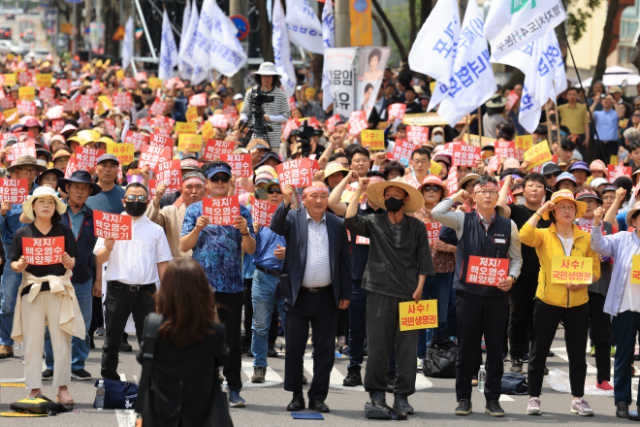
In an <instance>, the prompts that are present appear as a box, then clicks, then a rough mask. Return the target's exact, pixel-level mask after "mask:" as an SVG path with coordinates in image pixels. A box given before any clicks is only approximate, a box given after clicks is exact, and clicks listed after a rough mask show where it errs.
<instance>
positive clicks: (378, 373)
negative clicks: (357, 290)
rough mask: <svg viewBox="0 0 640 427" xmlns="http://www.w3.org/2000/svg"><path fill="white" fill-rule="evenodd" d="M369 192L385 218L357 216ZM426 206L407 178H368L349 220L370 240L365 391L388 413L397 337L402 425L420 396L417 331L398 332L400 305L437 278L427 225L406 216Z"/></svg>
mask: <svg viewBox="0 0 640 427" xmlns="http://www.w3.org/2000/svg"><path fill="white" fill-rule="evenodd" d="M364 190H366V191H367V197H368V198H369V200H371V202H373V203H374V204H376V205H377V206H380V207H382V208H384V209H385V210H386V211H387V213H386V214H385V215H358V214H357V213H358V200H359V199H360V195H361V194H362V192H363V191H364ZM423 205H424V198H423V197H422V194H421V193H420V192H419V191H418V190H416V189H415V188H413V187H412V186H411V185H410V184H408V183H407V182H406V181H405V180H404V179H403V178H396V179H393V180H391V181H383V182H376V183H372V184H371V185H369V178H360V183H359V185H358V188H357V189H356V191H355V193H354V194H353V196H352V198H351V203H349V207H348V208H347V213H346V214H345V220H344V225H345V226H346V227H347V229H349V231H350V232H351V235H352V236H363V237H367V238H369V240H370V246H369V261H368V262H367V267H366V269H365V272H364V276H363V277H362V288H363V289H365V290H366V291H367V292H368V294H367V309H366V310H367V339H368V341H369V359H368V360H367V372H366V374H365V377H364V386H365V388H366V389H367V390H368V391H369V395H370V396H371V403H370V404H369V403H367V405H370V406H369V408H371V407H374V408H378V409H379V410H380V413H385V411H386V413H387V414H388V413H389V410H390V408H389V407H388V406H387V403H386V400H385V392H386V390H387V372H388V366H389V356H390V355H391V351H392V350H393V346H394V337H395V346H396V361H397V365H398V367H397V377H396V383H395V388H394V394H395V401H394V403H393V411H394V412H395V413H396V414H397V416H398V417H399V418H402V419H406V417H407V415H408V414H413V408H412V407H411V405H409V401H408V400H407V397H408V396H409V395H411V394H413V393H415V382H416V365H415V363H416V362H415V357H416V356H415V355H416V352H417V349H418V333H417V331H416V330H412V331H403V332H398V328H399V326H400V325H399V319H400V316H399V312H398V310H399V306H398V304H399V303H401V302H408V301H415V302H416V303H417V302H418V301H420V296H421V295H422V288H423V286H424V282H425V280H426V278H427V275H430V276H433V275H434V274H435V272H434V268H433V263H432V261H431V251H430V250H429V238H428V236H427V230H426V228H425V226H424V223H423V222H422V221H420V220H419V219H417V218H413V217H410V216H407V215H406V214H409V213H413V212H416V211H417V210H419V209H420V208H421V207H422V206H423ZM352 238H355V237H352ZM366 412H367V413H368V412H369V411H366Z"/></svg>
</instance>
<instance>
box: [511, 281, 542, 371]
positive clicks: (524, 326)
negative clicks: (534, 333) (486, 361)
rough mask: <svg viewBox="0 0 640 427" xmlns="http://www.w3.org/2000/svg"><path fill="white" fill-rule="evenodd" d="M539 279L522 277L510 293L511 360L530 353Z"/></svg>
mask: <svg viewBox="0 0 640 427" xmlns="http://www.w3.org/2000/svg"><path fill="white" fill-rule="evenodd" d="M537 288H538V278H537V277H521V278H520V279H518V283H516V285H515V286H513V287H512V288H511V290H510V291H509V306H510V308H511V310H509V345H510V346H511V353H510V354H511V360H513V359H520V360H522V358H523V357H524V355H525V354H526V353H529V340H530V338H531V334H530V331H531V324H532V322H533V307H534V306H535V297H536V289H537Z"/></svg>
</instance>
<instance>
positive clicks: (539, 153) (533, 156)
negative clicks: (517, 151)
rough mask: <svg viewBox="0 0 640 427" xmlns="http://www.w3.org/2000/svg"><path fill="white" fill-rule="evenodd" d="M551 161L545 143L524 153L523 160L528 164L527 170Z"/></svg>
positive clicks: (547, 145)
mask: <svg viewBox="0 0 640 427" xmlns="http://www.w3.org/2000/svg"><path fill="white" fill-rule="evenodd" d="M552 159H553V156H552V155H551V151H549V144H548V143H547V141H542V142H540V143H538V144H536V145H534V146H533V147H531V148H530V149H528V150H527V151H525V152H524V160H525V161H526V162H529V169H531V168H534V167H536V166H539V165H541V164H544V163H546V162H550V161H551V160H552Z"/></svg>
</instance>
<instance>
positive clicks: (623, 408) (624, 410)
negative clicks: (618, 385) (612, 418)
mask: <svg viewBox="0 0 640 427" xmlns="http://www.w3.org/2000/svg"><path fill="white" fill-rule="evenodd" d="M616 417H618V418H629V404H628V403H627V402H620V403H618V404H617V405H616Z"/></svg>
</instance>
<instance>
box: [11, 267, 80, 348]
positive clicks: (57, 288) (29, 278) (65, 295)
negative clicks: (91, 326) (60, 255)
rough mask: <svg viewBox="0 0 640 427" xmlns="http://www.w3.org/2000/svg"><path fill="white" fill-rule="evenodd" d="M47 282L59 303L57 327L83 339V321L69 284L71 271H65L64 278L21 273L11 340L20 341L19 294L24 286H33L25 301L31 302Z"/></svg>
mask: <svg viewBox="0 0 640 427" xmlns="http://www.w3.org/2000/svg"><path fill="white" fill-rule="evenodd" d="M44 282H49V287H50V288H51V290H50V292H51V293H52V294H54V295H56V296H57V297H58V301H60V316H59V318H58V325H59V326H60V329H62V330H63V331H65V332H67V333H69V334H70V335H73V336H74V337H78V338H85V337H86V336H87V332H86V331H85V329H84V319H83V318H82V312H81V311H80V305H79V304H78V299H77V298H76V291H75V289H74V287H73V284H72V283H71V270H67V272H66V273H65V275H64V276H44V277H36V276H34V275H33V274H31V273H28V272H27V271H23V272H22V283H21V284H20V288H18V299H17V300H16V310H15V313H14V315H13V329H12V330H11V339H13V340H14V341H18V342H20V341H22V339H23V337H22V298H20V294H21V293H22V289H24V288H25V287H26V286H29V285H33V286H32V287H31V289H30V290H29V294H27V301H28V302H30V303H31V302H33V300H34V299H35V298H36V296H38V293H39V292H40V287H41V286H42V283H44Z"/></svg>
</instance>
